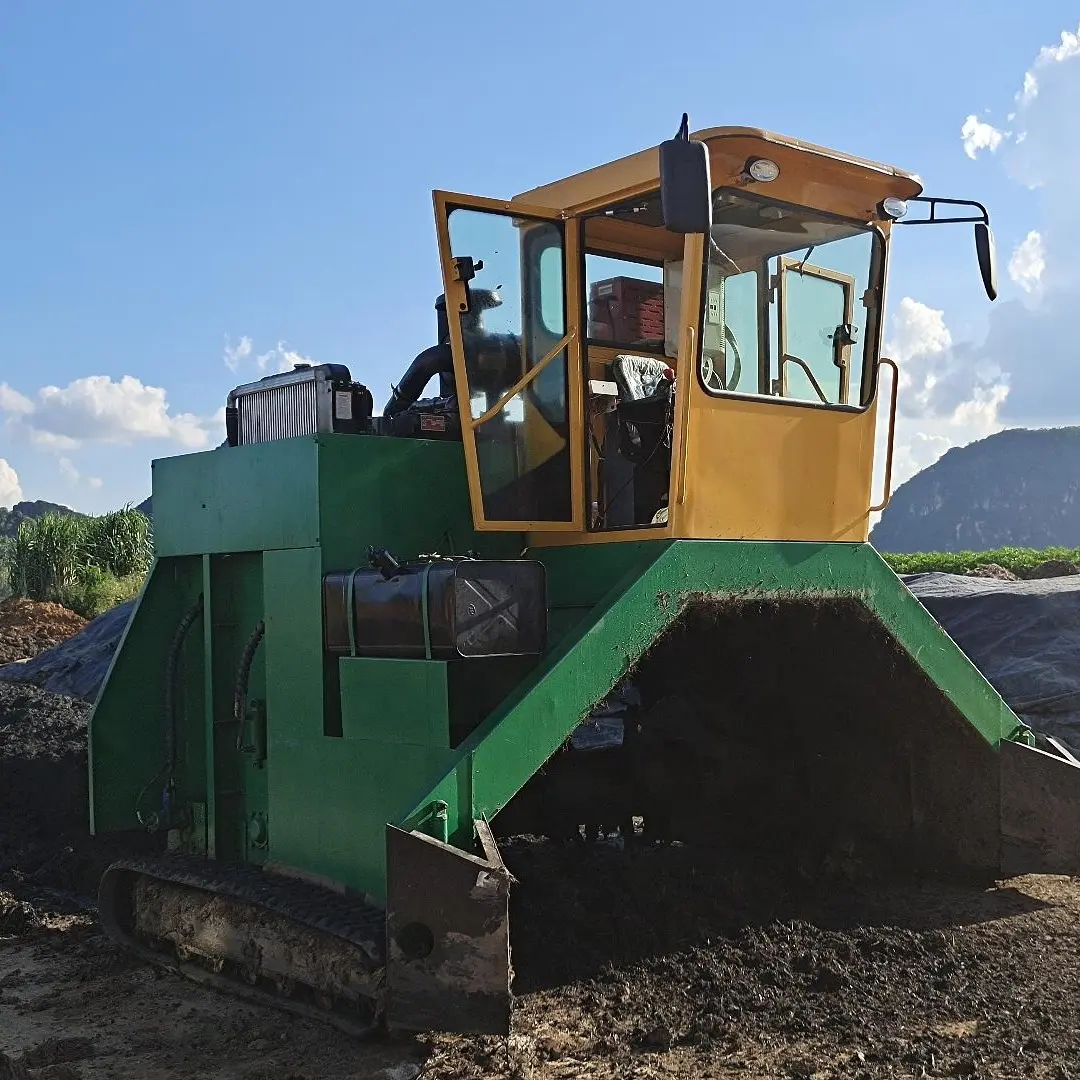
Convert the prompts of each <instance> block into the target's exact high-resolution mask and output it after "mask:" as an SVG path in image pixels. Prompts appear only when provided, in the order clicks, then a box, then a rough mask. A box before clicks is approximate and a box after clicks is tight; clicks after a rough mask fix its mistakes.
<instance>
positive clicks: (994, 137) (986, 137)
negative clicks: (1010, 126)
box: [960, 114, 1007, 161]
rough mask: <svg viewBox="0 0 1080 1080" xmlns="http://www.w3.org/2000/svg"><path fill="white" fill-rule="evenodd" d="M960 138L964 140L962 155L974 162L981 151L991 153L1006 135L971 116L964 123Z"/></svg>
mask: <svg viewBox="0 0 1080 1080" xmlns="http://www.w3.org/2000/svg"><path fill="white" fill-rule="evenodd" d="M960 137H961V138H962V139H963V140H964V153H965V154H967V156H968V157H969V158H971V159H972V160H973V161H974V160H975V158H976V157H978V156H979V152H980V151H982V150H989V151H990V153H993V152H994V151H995V150H996V149H997V148H998V147H999V146H1000V145H1001V144H1002V142H1003V141H1004V140H1005V138H1006V137H1007V133H1006V132H1004V131H998V129H997V128H996V127H994V126H993V125H992V124H988V123H986V121H985V120H980V119H979V118H978V117H977V116H975V115H974V114H972V115H971V116H969V117H968V118H967V119H966V120H965V121H964V126H963V127H962V128H961V129H960Z"/></svg>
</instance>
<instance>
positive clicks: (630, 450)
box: [611, 354, 675, 464]
mask: <svg viewBox="0 0 1080 1080" xmlns="http://www.w3.org/2000/svg"><path fill="white" fill-rule="evenodd" d="M611 374H612V377H613V378H614V380H615V385H616V386H617V387H618V390H619V409H618V417H619V453H620V454H622V456H623V457H625V458H626V459H627V460H628V461H633V462H635V463H636V464H640V463H641V462H644V461H647V460H648V459H649V458H650V457H651V456H652V455H653V454H654V453H655V452H656V450H657V446H658V444H659V443H660V442H661V441H663V440H664V438H665V436H667V449H668V451H669V452H670V450H671V442H670V433H669V431H668V427H669V419H670V411H671V400H672V389H673V387H674V385H675V373H674V372H673V371H672V370H671V368H670V367H669V366H668V365H667V364H666V363H664V361H663V360H657V359H655V358H653V357H650V356H631V355H626V354H623V355H619V356H616V357H615V359H614V360H613V361H612V363H611Z"/></svg>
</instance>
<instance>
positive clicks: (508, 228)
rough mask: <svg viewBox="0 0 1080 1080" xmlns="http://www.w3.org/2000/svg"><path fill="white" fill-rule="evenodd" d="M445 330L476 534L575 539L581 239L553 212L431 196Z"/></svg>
mask: <svg viewBox="0 0 1080 1080" xmlns="http://www.w3.org/2000/svg"><path fill="white" fill-rule="evenodd" d="M435 218H436V224H437V228H438V234H439V252H440V257H441V261H442V273H443V285H444V290H445V294H446V311H447V321H448V323H449V330H450V343H451V346H452V349H453V353H454V379H455V385H456V388H457V396H458V408H459V411H460V415H461V429H462V440H463V442H464V445H465V462H466V468H467V469H468V476H469V495H470V498H471V500H472V512H473V521H474V524H475V527H476V528H477V530H480V531H512V532H544V531H575V530H576V531H580V530H581V528H582V523H583V518H584V497H583V495H582V462H583V460H584V454H583V447H582V439H583V431H584V424H583V422H582V376H581V371H582V366H581V364H582V360H581V348H580V338H579V335H578V333H577V327H578V326H579V325H580V322H581V313H580V304H579V302H578V298H577V295H576V292H577V290H576V289H574V288H572V280H574V281H576V279H577V270H576V267H577V262H578V251H577V237H576V235H575V234H574V231H573V230H570V229H567V228H566V227H565V224H564V222H563V219H562V216H561V214H560V213H559V212H558V211H552V210H549V209H545V208H538V207H527V206H518V205H517V204H516V203H515V204H513V205H512V206H511V204H509V203H506V202H500V201H495V200H492V199H480V198H476V197H473V196H468V195H455V194H451V193H449V192H443V191H437V192H435Z"/></svg>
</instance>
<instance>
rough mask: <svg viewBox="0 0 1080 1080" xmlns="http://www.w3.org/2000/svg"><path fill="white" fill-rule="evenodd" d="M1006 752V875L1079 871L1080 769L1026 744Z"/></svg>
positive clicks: (1003, 835)
mask: <svg viewBox="0 0 1080 1080" xmlns="http://www.w3.org/2000/svg"><path fill="white" fill-rule="evenodd" d="M1000 753H1001V872H1002V873H1003V874H1004V875H1005V876H1006V877H1011V876H1013V875H1014V874H1076V873H1078V872H1080V767H1078V766H1076V765H1073V764H1072V763H1071V762H1069V761H1066V760H1065V758H1059V757H1055V756H1054V755H1053V754H1047V753H1045V752H1044V751H1042V750H1037V749H1035V748H1034V747H1030V746H1025V745H1023V744H1022V743H1014V742H1003V743H1002V744H1001V747H1000Z"/></svg>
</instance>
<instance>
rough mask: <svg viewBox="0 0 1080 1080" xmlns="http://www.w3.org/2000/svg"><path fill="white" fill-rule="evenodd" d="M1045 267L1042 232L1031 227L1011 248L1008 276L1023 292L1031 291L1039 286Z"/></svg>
mask: <svg viewBox="0 0 1080 1080" xmlns="http://www.w3.org/2000/svg"><path fill="white" fill-rule="evenodd" d="M1045 269H1046V251H1045V249H1044V247H1043V238H1042V234H1041V233H1038V232H1036V231H1035V230H1034V229H1032V231H1031V232H1029V233H1028V234H1027V236H1025V237H1024V239H1023V240H1021V241H1020V243H1019V244H1017V245H1016V247H1015V248H1014V249H1013V253H1012V257H1011V258H1010V259H1009V277H1010V278H1012V280H1013V281H1015V282H1016V284H1017V285H1019V286H1020V288H1021V289H1023V290H1024V291H1025V292H1033V291H1034V290H1035V289H1037V288H1038V286H1039V280H1040V278H1042V275H1043V271H1044V270H1045Z"/></svg>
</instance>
